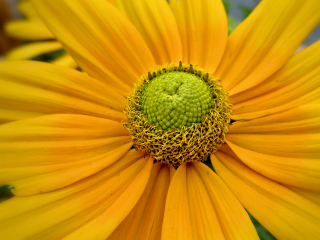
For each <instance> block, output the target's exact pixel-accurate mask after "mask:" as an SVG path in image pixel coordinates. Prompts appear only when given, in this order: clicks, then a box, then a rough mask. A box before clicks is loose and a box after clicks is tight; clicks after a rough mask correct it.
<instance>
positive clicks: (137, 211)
mask: <svg viewBox="0 0 320 240" xmlns="http://www.w3.org/2000/svg"><path fill="white" fill-rule="evenodd" d="M171 168H173V167H171ZM169 169H170V168H169V167H167V166H165V165H164V164H161V163H156V164H154V165H153V168H152V172H151V176H150V179H149V182H148V185H147V187H146V189H145V191H144V193H143V194H142V196H141V198H140V199H139V202H138V203H137V205H136V206H135V207H134V209H133V210H132V211H131V212H130V214H129V215H128V217H127V218H126V219H125V220H124V221H123V222H122V223H121V224H120V225H119V227H118V228H117V229H116V230H115V231H114V232H113V234H112V235H111V236H110V237H109V238H108V240H111V239H115V240H118V239H121V240H125V239H127V240H131V239H152V240H159V239H160V237H161V227H162V221H163V213H164V205H165V201H166V196H167V191H168V188H169V183H170V170H169Z"/></svg>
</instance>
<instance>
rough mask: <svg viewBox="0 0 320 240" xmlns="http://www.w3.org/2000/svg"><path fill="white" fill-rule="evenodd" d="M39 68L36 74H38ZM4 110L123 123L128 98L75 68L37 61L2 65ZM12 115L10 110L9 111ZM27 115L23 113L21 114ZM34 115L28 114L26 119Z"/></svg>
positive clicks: (10, 117)
mask: <svg viewBox="0 0 320 240" xmlns="http://www.w3.org/2000/svg"><path fill="white" fill-rule="evenodd" d="M35 69H36V71H35ZM0 84H1V88H0V96H1V102H0V106H1V108H0V117H1V116H4V117H5V118H6V119H3V120H2V122H4V121H6V120H10V119H12V120H14V118H15V117H18V119H21V118H22V116H21V115H20V116H17V113H16V112H14V111H13V112H12V114H14V115H11V116H6V115H5V114H4V113H1V111H2V109H9V110H18V111H24V112H26V113H28V112H32V113H38V114H52V113H76V114H84V115H92V116H98V117H105V118H110V119H114V120H117V121H121V120H123V119H124V118H125V115H124V113H123V109H124V105H125V103H126V99H125V98H124V97H122V96H121V95H120V94H118V93H117V92H116V91H115V89H112V88H110V87H108V86H106V85H105V84H103V83H101V82H100V81H98V80H95V79H93V78H91V77H89V76H87V75H86V74H83V73H81V72H79V71H75V70H73V69H68V68H65V67H59V66H55V65H53V64H47V63H40V62H35V61H21V62H13V61H12V62H11V61H10V62H2V63H0ZM5 113H6V114H10V111H5ZM20 114H23V112H20ZM29 116H30V114H26V115H25V118H27V117H29Z"/></svg>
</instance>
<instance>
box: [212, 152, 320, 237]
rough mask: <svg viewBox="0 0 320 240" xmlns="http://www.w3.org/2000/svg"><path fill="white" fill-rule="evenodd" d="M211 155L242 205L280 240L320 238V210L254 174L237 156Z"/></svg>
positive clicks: (218, 153) (291, 192) (224, 179)
mask: <svg viewBox="0 0 320 240" xmlns="http://www.w3.org/2000/svg"><path fill="white" fill-rule="evenodd" d="M229 152H230V150H228V149H227V151H226V152H221V151H217V152H216V153H215V154H213V155H211V161H212V164H213V166H214V168H215V170H216V172H217V174H218V175H219V176H220V177H221V178H222V180H223V181H224V182H225V183H226V185H227V186H228V187H229V188H230V189H231V191H232V192H233V193H234V194H235V196H236V197H237V198H238V199H239V201H240V202H241V203H242V205H243V206H244V207H245V208H246V209H247V210H248V212H250V213H251V214H252V215H253V216H254V217H255V218H256V219H257V220H258V221H259V222H260V223H261V224H262V225H263V226H264V227H266V228H267V229H268V230H269V231H270V232H271V233H272V234H273V235H274V236H275V237H276V238H277V239H317V238H318V236H319V234H320V228H319V224H320V217H319V216H320V207H319V206H317V205H316V204H314V203H312V202H311V201H309V200H307V199H305V198H303V197H302V196H300V195H298V194H297V193H295V192H293V191H291V190H289V189H288V188H286V187H284V186H282V185H280V184H279V183H277V182H274V181H272V180H270V179H268V178H266V177H263V176H262V175H260V174H258V173H256V172H254V171H252V170H251V169H249V168H248V167H246V166H245V165H244V164H242V163H241V161H240V160H238V159H235V158H234V157H233V156H234V154H233V153H229Z"/></svg>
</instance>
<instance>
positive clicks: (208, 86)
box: [124, 62, 231, 167]
mask: <svg viewBox="0 0 320 240" xmlns="http://www.w3.org/2000/svg"><path fill="white" fill-rule="evenodd" d="M125 112H126V115H127V121H126V122H125V123H124V126H126V127H127V129H128V130H129V134H130V136H131V138H132V141H133V144H134V147H135V148H136V150H142V151H145V152H146V153H148V154H150V155H151V157H152V158H153V159H154V160H155V161H157V162H162V163H165V164H167V165H172V166H174V167H178V166H180V165H181V164H183V163H186V162H195V161H204V160H206V158H207V157H208V156H210V154H212V153H213V152H215V151H217V150H218V149H219V147H220V146H221V144H223V143H224V142H225V137H226V134H227V132H228V130H229V126H230V116H231V104H230V103H229V100H228V94H227V93H226V92H225V90H224V89H223V87H222V86H221V84H220V82H219V81H218V80H217V79H215V78H214V77H213V76H212V75H210V74H209V73H208V72H206V71H205V70H203V69H201V68H199V67H193V65H186V64H182V63H181V62H180V63H179V64H174V63H171V64H165V65H163V66H156V67H155V69H154V70H153V72H152V73H150V72H149V73H148V74H146V75H143V76H142V77H141V79H140V81H139V82H138V83H137V84H136V86H135V88H134V90H133V92H132V94H131V96H129V97H128V98H127V105H126V107H125Z"/></svg>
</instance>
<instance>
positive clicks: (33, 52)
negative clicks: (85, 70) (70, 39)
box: [4, 0, 78, 68]
mask: <svg viewBox="0 0 320 240" xmlns="http://www.w3.org/2000/svg"><path fill="white" fill-rule="evenodd" d="M18 8H19V10H20V12H21V13H22V14H23V15H24V16H25V17H26V18H25V19H19V20H12V21H9V22H7V23H6V25H5V28H4V29H5V32H6V34H7V35H9V36H11V37H13V38H17V39H20V40H23V41H27V42H26V43H25V44H22V45H21V46H19V47H16V48H14V49H13V50H12V51H10V52H9V53H8V54H7V55H6V60H10V61H11V60H26V59H32V58H36V57H39V56H40V55H42V54H50V53H51V54H52V52H55V51H59V53H57V54H56V55H57V56H55V55H53V58H54V60H52V61H51V62H52V63H53V64H57V65H61V66H66V67H71V68H77V67H78V65H77V64H76V63H75V61H74V60H73V58H72V57H71V56H70V55H69V54H67V53H65V52H64V50H63V48H62V46H61V44H60V43H59V42H58V41H57V40H56V39H55V36H54V35H53V34H52V33H51V32H50V30H49V29H48V28H47V27H46V25H45V24H44V23H43V21H42V20H41V18H40V16H39V15H38V13H37V12H36V10H35V9H34V7H33V6H32V4H31V2H30V0H21V1H19V3H18Z"/></svg>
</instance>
